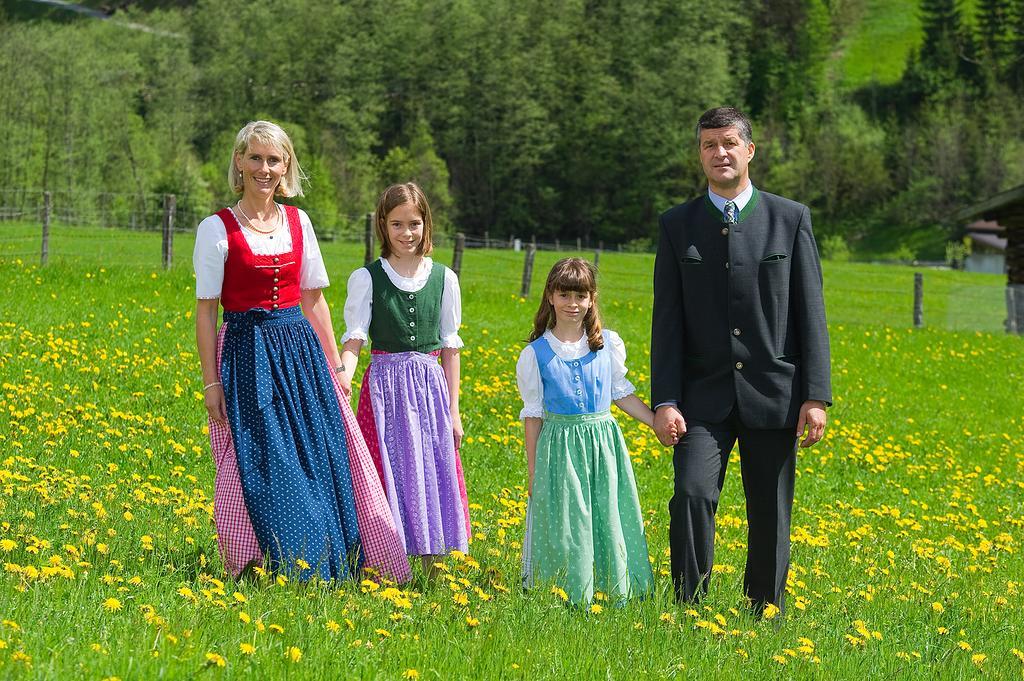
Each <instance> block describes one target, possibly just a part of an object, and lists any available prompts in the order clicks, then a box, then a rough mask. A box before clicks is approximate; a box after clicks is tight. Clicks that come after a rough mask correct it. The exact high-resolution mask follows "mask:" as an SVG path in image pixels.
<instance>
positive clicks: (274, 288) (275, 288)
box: [270, 286, 280, 291]
mask: <svg viewBox="0 0 1024 681" xmlns="http://www.w3.org/2000/svg"><path fill="white" fill-rule="evenodd" d="M279 288H280V287H279V286H275V287H273V288H272V289H270V290H271V291H277V290H278V289H279Z"/></svg>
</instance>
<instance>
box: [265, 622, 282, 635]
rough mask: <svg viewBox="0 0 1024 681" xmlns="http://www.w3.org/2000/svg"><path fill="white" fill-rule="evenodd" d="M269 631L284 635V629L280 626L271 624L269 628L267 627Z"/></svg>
mask: <svg viewBox="0 0 1024 681" xmlns="http://www.w3.org/2000/svg"><path fill="white" fill-rule="evenodd" d="M267 629H269V630H270V633H271V634H283V633H284V627H282V626H281V625H280V624H271V625H270V626H269V627H267Z"/></svg>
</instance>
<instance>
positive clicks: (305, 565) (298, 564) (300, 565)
mask: <svg viewBox="0 0 1024 681" xmlns="http://www.w3.org/2000/svg"><path fill="white" fill-rule="evenodd" d="M295 565H296V567H298V568H299V569H300V570H308V569H309V563H307V562H306V561H304V560H302V559H301V558H299V559H297V560H296V561H295Z"/></svg>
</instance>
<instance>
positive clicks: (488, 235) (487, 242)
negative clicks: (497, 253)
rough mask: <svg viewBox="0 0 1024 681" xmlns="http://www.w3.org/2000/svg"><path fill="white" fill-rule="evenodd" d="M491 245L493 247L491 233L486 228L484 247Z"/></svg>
mask: <svg viewBox="0 0 1024 681" xmlns="http://www.w3.org/2000/svg"><path fill="white" fill-rule="evenodd" d="M490 247H491V233H490V232H488V231H487V230H484V248H490Z"/></svg>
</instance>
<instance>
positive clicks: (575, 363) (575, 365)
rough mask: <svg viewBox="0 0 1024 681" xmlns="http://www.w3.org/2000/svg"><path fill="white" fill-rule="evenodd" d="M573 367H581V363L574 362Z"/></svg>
mask: <svg viewBox="0 0 1024 681" xmlns="http://www.w3.org/2000/svg"><path fill="white" fill-rule="evenodd" d="M572 365H573V366H574V367H578V366H579V365H580V363H579V362H578V361H577V362H573V363H572Z"/></svg>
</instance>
